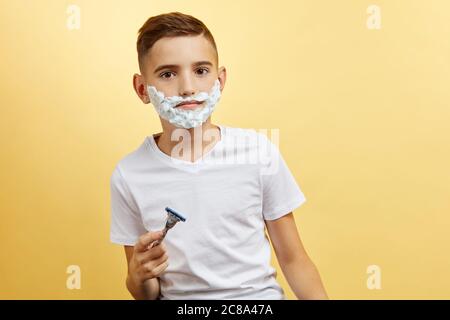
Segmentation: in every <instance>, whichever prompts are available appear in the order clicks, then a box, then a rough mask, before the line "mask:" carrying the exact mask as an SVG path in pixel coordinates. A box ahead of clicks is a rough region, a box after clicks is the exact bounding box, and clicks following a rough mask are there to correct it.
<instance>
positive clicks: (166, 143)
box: [155, 119, 222, 162]
mask: <svg viewBox="0 0 450 320" xmlns="http://www.w3.org/2000/svg"><path fill="white" fill-rule="evenodd" d="M176 129H178V128H177V127H175V126H173V125H167V124H166V125H164V124H163V132H162V133H160V134H158V135H157V136H156V137H155V142H156V144H157V146H158V147H159V149H160V150H161V151H162V152H164V153H165V154H167V155H169V156H171V157H176V158H181V157H188V155H175V154H172V150H173V148H174V147H175V146H177V145H179V144H180V143H183V142H182V141H183V140H182V139H183V138H174V140H172V138H171V137H172V133H173V132H174V131H175V130H176ZM184 130H186V131H185V132H184V133H186V134H187V133H188V134H189V136H190V140H191V146H190V151H191V156H190V161H191V162H195V161H196V160H197V159H199V158H201V157H202V156H203V155H204V154H206V153H207V152H208V151H209V150H211V149H212V148H213V147H214V146H215V144H216V143H217V142H218V141H219V140H220V139H222V137H221V132H220V128H219V127H218V126H217V125H215V124H213V123H211V121H210V119H208V120H207V121H205V122H204V123H203V124H202V125H201V126H199V127H196V128H190V129H184ZM207 131H208V134H205V133H206V132H207ZM178 136H179V135H176V137H178ZM178 139H179V140H178ZM184 143H187V142H184ZM183 147H184V148H183V150H188V147H187V146H183ZM178 150H179V149H178Z"/></svg>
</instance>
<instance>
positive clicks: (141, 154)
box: [114, 137, 148, 171]
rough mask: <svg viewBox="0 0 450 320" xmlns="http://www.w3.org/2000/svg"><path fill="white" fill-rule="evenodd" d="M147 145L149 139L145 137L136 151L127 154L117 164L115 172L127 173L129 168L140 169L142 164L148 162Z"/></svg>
mask: <svg viewBox="0 0 450 320" xmlns="http://www.w3.org/2000/svg"><path fill="white" fill-rule="evenodd" d="M147 143H148V137H145V139H144V141H143V142H142V143H141V144H140V145H139V146H138V147H135V149H134V150H132V151H130V152H128V153H126V154H125V155H124V156H122V158H120V159H119V160H118V161H117V162H116V166H115V169H114V171H117V170H119V169H120V170H121V171H127V169H129V168H133V169H136V168H139V167H140V165H141V164H143V163H145V162H146V161H147V155H146V152H147Z"/></svg>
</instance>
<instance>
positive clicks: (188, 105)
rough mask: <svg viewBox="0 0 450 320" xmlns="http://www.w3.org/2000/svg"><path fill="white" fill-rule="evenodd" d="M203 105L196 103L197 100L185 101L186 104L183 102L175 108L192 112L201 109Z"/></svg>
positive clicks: (201, 102) (200, 102)
mask: <svg viewBox="0 0 450 320" xmlns="http://www.w3.org/2000/svg"><path fill="white" fill-rule="evenodd" d="M202 104H203V101H196V100H192V101H185V102H181V103H179V104H177V105H176V106H175V108H181V109H186V110H192V109H196V108H198V107H200V106H201V105H202Z"/></svg>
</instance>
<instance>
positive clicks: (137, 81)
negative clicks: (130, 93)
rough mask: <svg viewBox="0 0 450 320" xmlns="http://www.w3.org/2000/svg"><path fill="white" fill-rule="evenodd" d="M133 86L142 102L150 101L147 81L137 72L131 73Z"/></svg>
mask: <svg viewBox="0 0 450 320" xmlns="http://www.w3.org/2000/svg"><path fill="white" fill-rule="evenodd" d="M133 88H134V91H135V92H136V94H137V95H138V97H139V98H140V99H141V100H142V102H144V103H150V98H149V96H148V93H147V83H146V82H145V79H144V77H143V76H142V75H140V74H137V73H135V74H134V75H133Z"/></svg>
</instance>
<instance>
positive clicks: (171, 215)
mask: <svg viewBox="0 0 450 320" xmlns="http://www.w3.org/2000/svg"><path fill="white" fill-rule="evenodd" d="M166 211H167V220H166V226H165V227H164V229H163V230H162V232H163V236H162V238H161V239H159V240H155V241H153V242H152V244H151V246H150V248H153V247H155V246H157V245H159V244H160V243H161V242H162V241H163V240H164V238H165V237H166V234H167V231H169V230H170V229H172V228H173V227H174V226H175V225H176V224H177V223H178V222H179V221H183V222H185V221H186V218H185V217H184V216H183V215H182V214H181V213H179V212H176V211H175V210H173V209H171V208H169V207H166Z"/></svg>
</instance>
